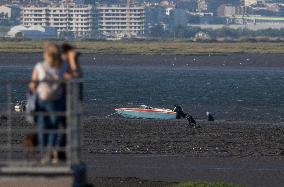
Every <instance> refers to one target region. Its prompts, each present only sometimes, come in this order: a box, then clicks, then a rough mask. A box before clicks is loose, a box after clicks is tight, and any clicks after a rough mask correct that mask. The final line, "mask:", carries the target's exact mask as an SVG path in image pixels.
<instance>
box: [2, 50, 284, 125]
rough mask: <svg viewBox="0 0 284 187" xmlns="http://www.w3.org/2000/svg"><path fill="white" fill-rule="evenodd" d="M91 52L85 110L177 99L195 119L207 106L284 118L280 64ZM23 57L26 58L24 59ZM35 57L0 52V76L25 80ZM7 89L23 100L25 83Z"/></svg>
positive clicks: (104, 111) (233, 115)
mask: <svg viewBox="0 0 284 187" xmlns="http://www.w3.org/2000/svg"><path fill="white" fill-rule="evenodd" d="M5 55H6V56H7V54H5ZM95 56H96V55H86V56H84V58H82V61H83V63H82V64H83V70H84V81H85V85H84V95H85V97H84V101H85V114H87V115H94V116H99V117H104V116H106V115H108V114H111V113H113V112H114V110H113V109H114V108H116V107H126V106H137V105H141V104H146V105H150V106H154V107H166V108H173V105H174V104H180V105H182V106H183V108H184V109H185V111H187V112H189V113H191V114H192V115H193V116H195V117H196V118H197V119H205V118H206V116H205V113H206V112H207V111H209V112H211V113H213V114H214V116H215V117H216V119H218V120H237V121H255V122H259V121H265V122H266V121H267V122H284V94H283V93H284V68H282V67H281V66H279V67H267V66H237V65H236V64H240V63H239V62H236V63H232V61H230V60H228V58H226V60H227V61H228V62H230V63H231V64H233V65H226V64H225V65H224V62H225V60H222V59H220V61H221V62H220V63H219V64H218V60H216V59H215V61H214V63H215V64H214V66H213V65H212V64H210V63H207V65H206V62H203V61H202V59H200V58H199V57H194V56H190V57H188V58H190V60H189V62H192V63H195V62H196V61H197V60H196V59H197V58H199V61H201V62H202V63H200V64H201V65H198V64H195V65H192V63H186V62H183V63H180V62H178V60H177V59H176V58H178V57H175V58H172V57H171V58H172V59H171V60H169V59H168V58H167V57H162V56H161V57H160V58H159V57H157V56H156V57H155V58H154V59H155V62H157V63H155V62H150V63H147V62H145V63H143V62H142V60H141V59H143V57H139V59H138V58H137V59H138V60H139V63H135V57H133V56H129V58H128V56H124V57H117V56H113V58H111V57H109V56H108V58H105V60H104V61H103V62H102V60H100V58H102V57H98V59H94V58H96V57H95ZM116 58H117V59H118V60H116ZM182 58H185V59H186V58H187V57H182ZM213 58H214V57H213ZM216 58H220V57H216ZM240 58H242V59H245V60H246V61H247V62H248V61H253V57H250V58H252V60H250V59H247V58H246V57H242V56H240ZM240 58H236V57H234V59H240ZM256 58H259V57H256ZM23 59H24V61H25V62H26V61H28V62H29V63H23V62H22V61H23ZM39 59H40V55H39V54H26V55H22V56H21V55H20V54H15V55H14V57H11V59H7V58H4V57H3V55H2V59H1V57H0V60H2V61H1V62H0V80H1V81H6V80H28V79H29V78H30V74H31V71H32V67H33V63H34V62H36V61H38V60H39ZM145 59H146V60H147V59H149V61H150V59H152V58H151V57H149V56H148V57H145ZM165 59H166V60H167V61H166V63H164V62H165ZM97 61H99V62H97ZM116 61H117V63H116ZM124 61H128V63H123V62H124ZM131 61H134V63H133V64H131ZM216 61H217V62H216ZM235 61H236V60H235ZM235 61H233V62H235ZM10 62H11V63H10ZM163 63H164V64H163ZM254 63H255V62H254ZM5 89H6V87H5V86H4V84H2V85H1V96H0V103H5V102H7V95H6V94H5ZM11 90H12V92H13V95H12V96H13V97H12V102H16V101H18V100H23V99H25V96H26V92H27V91H26V86H25V85H21V86H16V85H14V86H13V87H12V89H11Z"/></svg>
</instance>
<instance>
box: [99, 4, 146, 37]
mask: <svg viewBox="0 0 284 187" xmlns="http://www.w3.org/2000/svg"><path fill="white" fill-rule="evenodd" d="M96 16H97V21H98V28H97V30H98V31H99V32H100V34H102V35H104V36H105V37H108V38H124V37H126V38H133V37H141V36H143V34H144V30H145V7H144V6H136V5H132V6H129V7H127V6H119V5H112V6H108V5H99V6H97V7H96Z"/></svg>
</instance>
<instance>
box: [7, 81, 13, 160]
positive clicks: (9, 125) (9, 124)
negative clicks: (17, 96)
mask: <svg viewBox="0 0 284 187" xmlns="http://www.w3.org/2000/svg"><path fill="white" fill-rule="evenodd" d="M11 86H12V85H11V83H9V82H7V83H6V90H7V102H8V103H7V143H8V146H7V147H8V155H7V157H8V158H7V159H8V163H11V161H12V121H11V120H12V119H11V118H12V111H11V103H12V98H11V92H12V88H11Z"/></svg>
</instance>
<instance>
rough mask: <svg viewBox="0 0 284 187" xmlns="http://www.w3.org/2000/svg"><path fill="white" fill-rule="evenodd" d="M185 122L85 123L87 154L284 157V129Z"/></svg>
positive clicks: (119, 120)
mask: <svg viewBox="0 0 284 187" xmlns="http://www.w3.org/2000/svg"><path fill="white" fill-rule="evenodd" d="M198 123H199V124H200V125H201V127H202V128H199V129H192V128H189V127H188V125H187V122H186V121H184V120H173V121H158V120H125V119H120V118H118V119H97V118H89V119H85V121H84V126H83V131H82V141H83V142H82V143H83V151H84V152H86V153H87V154H104V153H118V154H186V155H190V156H198V157H200V156H201V157H202V156H203V157H208V156H209V157H211V156H213V157H262V156H273V157H283V156H284V136H283V134H284V128H283V126H280V125H271V124H249V123H245V122H213V123H209V122H204V121H203V122H202V121H199V122H198Z"/></svg>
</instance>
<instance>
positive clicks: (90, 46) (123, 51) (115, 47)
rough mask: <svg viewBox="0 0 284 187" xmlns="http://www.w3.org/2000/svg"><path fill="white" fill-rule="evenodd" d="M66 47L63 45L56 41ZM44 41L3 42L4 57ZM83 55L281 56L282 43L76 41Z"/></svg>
mask: <svg viewBox="0 0 284 187" xmlns="http://www.w3.org/2000/svg"><path fill="white" fill-rule="evenodd" d="M55 42H57V43H63V42H62V41H55ZM43 43H44V41H1V42H0V53H38V52H41V51H42V46H43ZM70 43H71V44H73V45H74V46H76V47H77V48H78V50H79V51H80V52H82V53H93V54H102V55H107V54H109V55H224V54H281V53H283V51H284V43H281V42H259V43H257V42H256V43H254V42H231V43H229V42H209V43H196V42H186V41H76V42H70Z"/></svg>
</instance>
